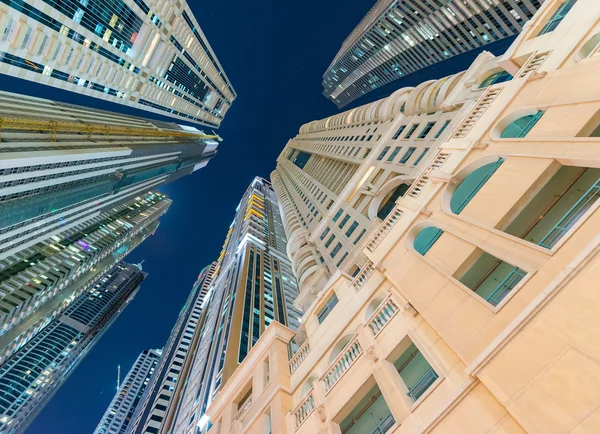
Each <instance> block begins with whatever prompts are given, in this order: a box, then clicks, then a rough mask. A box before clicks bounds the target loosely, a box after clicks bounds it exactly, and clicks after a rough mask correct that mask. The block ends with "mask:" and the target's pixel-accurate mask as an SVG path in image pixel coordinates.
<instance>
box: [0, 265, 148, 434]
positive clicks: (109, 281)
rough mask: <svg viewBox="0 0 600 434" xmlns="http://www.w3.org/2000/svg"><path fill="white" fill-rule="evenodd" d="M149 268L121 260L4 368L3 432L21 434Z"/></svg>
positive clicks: (0, 385) (0, 379) (0, 386)
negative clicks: (142, 268)
mask: <svg viewBox="0 0 600 434" xmlns="http://www.w3.org/2000/svg"><path fill="white" fill-rule="evenodd" d="M145 277H146V273H144V272H143V271H141V267H140V266H137V265H130V264H127V263H124V262H120V263H118V264H117V265H116V266H115V267H114V268H113V269H112V270H111V271H109V272H108V273H107V274H105V275H104V276H103V277H102V278H101V279H100V281H98V282H97V283H96V284H95V285H94V286H93V287H91V288H90V290H89V291H86V292H85V293H83V294H80V295H78V296H76V297H75V298H74V299H73V301H72V302H71V303H70V305H69V306H68V307H67V308H66V309H65V310H64V311H63V312H62V313H61V315H60V316H58V317H56V318H54V319H53V320H52V321H50V322H49V323H48V324H47V325H46V326H45V327H43V328H42V329H41V330H40V331H39V333H37V335H36V336H35V337H34V338H33V339H31V340H30V341H29V342H27V343H26V344H25V345H23V346H22V347H21V348H20V349H19V350H18V351H17V352H16V353H15V354H13V355H12V356H11V357H10V358H8V359H7V360H6V361H5V362H4V364H3V365H2V367H0V433H2V434H5V433H10V434H20V433H23V432H24V431H25V429H26V428H27V426H28V425H29V424H30V423H31V422H32V421H33V419H34V418H35V417H36V416H37V414H38V413H39V412H40V410H41V409H42V408H43V407H44V405H45V404H46V403H47V402H48V401H49V400H50V398H51V397H52V396H53V395H54V393H55V392H56V390H57V389H58V388H59V387H60V386H61V385H62V384H63V383H64V382H65V380H66V379H67V378H68V376H69V375H70V373H71V372H73V370H74V369H75V368H76V367H77V365H78V364H79V363H80V362H81V360H82V359H83V358H84V357H85V355H86V354H87V352H88V351H89V350H90V349H91V348H92V347H93V346H94V345H95V344H96V342H97V341H98V339H99V338H100V337H101V336H102V334H103V333H104V332H105V331H106V329H107V328H108V327H110V325H111V324H112V323H113V321H114V320H115V318H116V317H117V316H118V315H119V314H120V313H121V311H122V310H123V308H124V307H125V306H126V305H127V303H128V302H129V301H130V300H131V299H132V298H133V297H134V296H135V294H136V293H137V291H138V290H139V288H140V285H141V283H142V281H143V280H144V278H145Z"/></svg>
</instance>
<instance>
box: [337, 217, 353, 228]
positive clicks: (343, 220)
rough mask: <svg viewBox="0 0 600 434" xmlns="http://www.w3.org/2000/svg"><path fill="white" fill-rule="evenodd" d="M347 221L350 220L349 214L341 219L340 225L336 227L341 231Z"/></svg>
mask: <svg viewBox="0 0 600 434" xmlns="http://www.w3.org/2000/svg"><path fill="white" fill-rule="evenodd" d="M348 220H350V214H346V215H345V216H344V218H343V219H342V221H341V222H340V224H339V225H338V227H339V228H340V229H342V228H343V227H344V225H345V224H346V223H348Z"/></svg>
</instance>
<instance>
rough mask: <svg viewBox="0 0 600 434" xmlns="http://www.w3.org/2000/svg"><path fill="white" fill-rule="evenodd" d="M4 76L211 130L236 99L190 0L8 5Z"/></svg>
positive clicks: (0, 32)
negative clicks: (192, 9) (186, 0)
mask: <svg viewBox="0 0 600 434" xmlns="http://www.w3.org/2000/svg"><path fill="white" fill-rule="evenodd" d="M0 73H3V74H7V75H11V76H13V77H19V78H22V79H24V80H30V81H34V82H37V83H41V84H45V85H49V86H53V87H57V88H61V89H65V90H68V91H71V92H77V93H80V94H84V95H88V96H90V97H94V98H100V99H103V100H106V101H110V102H114V103H117V104H123V105H126V106H129V107H133V108H136V109H141V110H147V111H150V112H153V113H157V114H160V115H163V116H169V117H173V118H176V119H178V120H179V121H181V120H185V121H188V122H193V123H197V124H200V125H205V126H208V127H211V128H218V127H219V125H220V124H221V121H222V120H223V117H224V116H225V113H226V112H227V110H228V109H229V107H230V106H231V103H232V102H233V100H234V99H235V98H236V93H235V91H234V90H233V87H232V86H231V83H230V82H229V79H228V78H227V75H226V74H225V72H224V71H223V68H222V67H221V65H220V63H219V61H218V60H217V57H216V56H215V53H214V52H213V50H212V49H211V47H210V45H209V44H208V42H207V40H206V37H205V36H204V34H203V33H202V30H201V29H200V26H199V25H198V23H197V21H196V19H195V18H194V16H193V14H192V11H191V10H190V8H189V6H188V5H187V3H186V2H185V1H184V0H179V1H176V2H172V1H165V0H116V1H107V0H92V1H89V0H85V1H81V2H75V1H72V0H69V1H66V2H51V1H44V0H25V1H19V2H10V1H9V2H3V3H2V4H0Z"/></svg>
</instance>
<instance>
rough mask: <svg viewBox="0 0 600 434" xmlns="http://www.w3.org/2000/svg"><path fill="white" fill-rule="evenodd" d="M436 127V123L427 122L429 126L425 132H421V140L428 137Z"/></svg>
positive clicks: (426, 126)
mask: <svg viewBox="0 0 600 434" xmlns="http://www.w3.org/2000/svg"><path fill="white" fill-rule="evenodd" d="M434 125H435V122H427V125H425V128H423V131H421V134H419V139H424V138H425V137H427V134H429V131H431V129H432V128H433V126H434Z"/></svg>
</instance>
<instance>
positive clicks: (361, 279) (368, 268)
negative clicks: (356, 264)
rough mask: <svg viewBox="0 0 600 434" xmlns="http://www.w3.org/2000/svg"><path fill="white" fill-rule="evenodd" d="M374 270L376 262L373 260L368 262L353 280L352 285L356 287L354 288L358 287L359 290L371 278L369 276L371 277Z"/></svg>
mask: <svg viewBox="0 0 600 434" xmlns="http://www.w3.org/2000/svg"><path fill="white" fill-rule="evenodd" d="M374 271H375V264H373V262H372V261H369V262H367V263H366V264H365V266H364V267H362V268H361V270H360V272H359V273H358V274H357V275H356V277H355V278H354V280H353V281H352V286H353V287H354V289H356V290H357V291H358V290H360V288H362V287H363V286H364V284H365V282H366V281H367V280H369V277H371V274H373V272H374Z"/></svg>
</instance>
